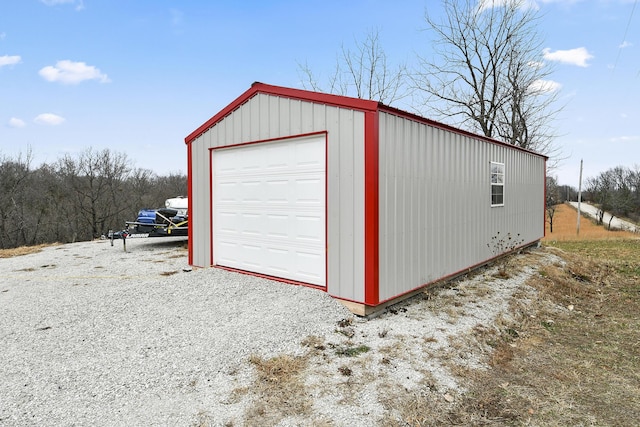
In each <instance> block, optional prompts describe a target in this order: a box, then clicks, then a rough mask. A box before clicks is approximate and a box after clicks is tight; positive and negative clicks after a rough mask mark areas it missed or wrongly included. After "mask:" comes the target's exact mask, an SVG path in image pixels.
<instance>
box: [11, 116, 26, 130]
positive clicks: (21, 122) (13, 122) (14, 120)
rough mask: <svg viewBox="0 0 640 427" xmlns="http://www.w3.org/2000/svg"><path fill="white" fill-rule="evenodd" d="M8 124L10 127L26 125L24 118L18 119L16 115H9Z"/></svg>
mask: <svg viewBox="0 0 640 427" xmlns="http://www.w3.org/2000/svg"><path fill="white" fill-rule="evenodd" d="M9 126H10V127H12V128H23V127H25V126H26V123H25V122H24V120H21V119H18V118H16V117H11V118H10V119H9Z"/></svg>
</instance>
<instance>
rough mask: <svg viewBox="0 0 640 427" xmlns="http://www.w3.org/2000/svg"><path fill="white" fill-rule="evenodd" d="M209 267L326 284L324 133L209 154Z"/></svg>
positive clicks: (321, 284)
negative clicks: (211, 177)
mask: <svg viewBox="0 0 640 427" xmlns="http://www.w3.org/2000/svg"><path fill="white" fill-rule="evenodd" d="M212 164H213V205H212V211H213V213H214V219H213V239H214V247H213V255H214V264H215V265H221V266H225V267H232V268H238V269H241V270H247V271H252V272H255V273H261V274H266V275H270V276H275V277H280V278H284V279H290V280H295V281H300V282H305V283H310V284H313V285H318V286H324V285H325V281H326V279H325V266H326V265H325V248H326V245H325V224H326V221H325V135H324V134H321V135H320V136H318V135H315V136H311V137H305V138H294V139H285V140H280V141H273V142H268V143H261V144H250V145H243V146H240V147H233V148H228V149H219V150H214V151H213V153H212Z"/></svg>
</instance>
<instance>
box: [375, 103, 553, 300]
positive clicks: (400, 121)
mask: <svg viewBox="0 0 640 427" xmlns="http://www.w3.org/2000/svg"><path fill="white" fill-rule="evenodd" d="M379 125H380V134H379V145H380V161H379V167H380V171H379V188H380V202H379V205H380V300H381V301H383V300H386V299H389V298H393V297H395V296H398V295H401V294H403V293H405V292H408V291H410V290H412V289H415V288H417V287H419V286H421V285H424V284H426V283H430V282H432V281H434V280H437V279H439V278H442V277H445V276H448V275H451V274H454V273H457V272H459V271H461V270H464V269H466V268H468V267H470V266H473V265H476V264H478V263H481V262H483V261H485V260H487V259H489V258H491V257H492V256H493V254H492V253H491V250H490V248H489V247H487V243H489V242H490V241H491V237H492V236H495V235H497V233H498V232H500V235H503V236H504V235H506V234H507V233H511V234H512V235H513V236H514V237H515V235H517V234H520V238H521V239H523V241H524V242H525V243H529V242H533V241H536V240H538V239H540V238H541V237H542V235H543V232H544V231H543V227H544V209H543V202H544V174H545V170H544V159H543V158H542V157H539V156H535V155H533V154H530V153H526V152H523V151H519V150H515V149H512V148H509V147H505V146H502V145H498V144H493V143H489V142H486V141H483V140H480V139H476V138H471V137H467V136H464V135H460V134H457V133H453V132H450V131H445V130H442V129H439V128H436V127H433V126H429V125H427V124H422V123H418V122H415V121H412V120H409V119H406V118H401V117H398V116H395V115H392V114H388V113H382V112H381V113H380V118H379ZM491 161H497V162H501V163H504V164H505V199H504V201H505V205H504V206H503V207H493V208H492V207H491V201H490V181H489V178H490V167H489V166H490V162H491Z"/></svg>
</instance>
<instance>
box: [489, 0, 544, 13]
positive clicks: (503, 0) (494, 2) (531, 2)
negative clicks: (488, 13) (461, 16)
mask: <svg viewBox="0 0 640 427" xmlns="http://www.w3.org/2000/svg"><path fill="white" fill-rule="evenodd" d="M513 1H514V0H480V1H478V10H479V11H483V10H486V9H491V8H494V7H503V6H506V5H507V4H509V3H512V2H513ZM520 7H521V8H523V9H529V8H531V9H538V5H537V3H536V2H535V0H523V1H522V2H521V4H520Z"/></svg>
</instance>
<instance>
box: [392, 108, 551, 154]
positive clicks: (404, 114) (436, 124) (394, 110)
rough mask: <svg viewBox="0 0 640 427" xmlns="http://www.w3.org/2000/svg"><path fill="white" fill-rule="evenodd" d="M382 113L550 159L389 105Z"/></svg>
mask: <svg viewBox="0 0 640 427" xmlns="http://www.w3.org/2000/svg"><path fill="white" fill-rule="evenodd" d="M380 111H383V112H385V113H389V114H393V115H395V116H399V117H403V118H406V119H409V120H413V121H416V122H419V123H424V124H426V125H429V126H433V127H436V128H439V129H443V130H446V131H449V132H453V133H457V134H460V135H464V136H468V137H470V138H475V139H480V140H482V141H486V142H489V143H491V144H496V145H502V146H504V147H509V148H513V149H515V150H518V151H523V152H525V153H529V154H533V155H535V156H540V157H544V158H545V159H548V158H549V157H548V156H545V155H544V154H540V153H536V152H535V151H532V150H527V149H526V148H522V147H519V146H517V145H512V144H508V143H506V142H502V141H498V140H497V139H493V138H489V137H488V136H484V135H479V134H476V133H473V132H469V131H466V130H463V129H459V128H457V127H454V126H450V125H447V124H444V123H440V122H436V121H435V120H431V119H427V118H425V117H422V116H420V115H418V114H414V113H410V112H408V111H403V110H399V109H397V108H394V107H389V106H388V105H384V104H380Z"/></svg>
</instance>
